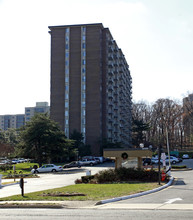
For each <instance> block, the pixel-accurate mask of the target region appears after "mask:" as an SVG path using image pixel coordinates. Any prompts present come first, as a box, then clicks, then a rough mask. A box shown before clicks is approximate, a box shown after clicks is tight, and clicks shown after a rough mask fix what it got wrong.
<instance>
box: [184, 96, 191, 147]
mask: <svg viewBox="0 0 193 220" xmlns="http://www.w3.org/2000/svg"><path fill="white" fill-rule="evenodd" d="M183 128H184V145H185V146H186V147H193V94H189V95H188V96H187V97H186V98H184V99H183Z"/></svg>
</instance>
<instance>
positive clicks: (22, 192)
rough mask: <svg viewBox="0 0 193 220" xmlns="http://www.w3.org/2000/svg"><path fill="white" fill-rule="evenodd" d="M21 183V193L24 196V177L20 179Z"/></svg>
mask: <svg viewBox="0 0 193 220" xmlns="http://www.w3.org/2000/svg"><path fill="white" fill-rule="evenodd" d="M19 185H20V188H21V195H22V196H24V181H23V178H21V179H20V181H19Z"/></svg>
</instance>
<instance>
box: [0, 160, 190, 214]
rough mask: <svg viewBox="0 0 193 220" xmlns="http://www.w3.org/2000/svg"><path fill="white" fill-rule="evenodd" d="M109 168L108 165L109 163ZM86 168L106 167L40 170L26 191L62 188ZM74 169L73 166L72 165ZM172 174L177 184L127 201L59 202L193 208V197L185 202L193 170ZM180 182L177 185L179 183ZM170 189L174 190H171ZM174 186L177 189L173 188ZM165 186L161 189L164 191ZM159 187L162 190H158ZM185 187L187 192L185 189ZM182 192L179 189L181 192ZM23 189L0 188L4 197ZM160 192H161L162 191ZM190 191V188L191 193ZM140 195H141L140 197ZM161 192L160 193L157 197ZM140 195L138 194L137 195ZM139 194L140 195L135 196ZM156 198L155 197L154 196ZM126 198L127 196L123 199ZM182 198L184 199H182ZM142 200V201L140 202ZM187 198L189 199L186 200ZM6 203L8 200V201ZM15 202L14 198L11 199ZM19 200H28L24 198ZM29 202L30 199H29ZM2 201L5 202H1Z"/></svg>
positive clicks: (108, 206) (89, 206)
mask: <svg viewBox="0 0 193 220" xmlns="http://www.w3.org/2000/svg"><path fill="white" fill-rule="evenodd" d="M184 163H186V164H188V167H190V168H192V167H193V160H192V159H191V160H186V161H185V162H184ZM105 168H108V167H105ZM86 169H89V170H91V173H92V174H94V173H96V172H98V171H99V170H101V169H104V167H86V168H81V169H78V170H76V172H73V171H71V172H68V173H55V174H40V178H33V179H25V184H24V192H25V193H29V192H36V191H41V190H46V189H52V188H58V187H62V186H67V185H72V184H74V181H75V179H77V178H80V177H81V176H82V175H85V173H86ZM72 170H73V169H72ZM172 175H174V177H175V181H174V184H173V185H172V183H173V180H171V181H170V183H169V184H167V185H165V186H164V187H163V188H165V189H166V190H163V189H157V190H154V191H153V190H152V191H149V192H148V194H149V195H147V193H146V194H143V193H141V194H138V195H137V196H136V195H132V197H131V198H129V197H128V198H124V201H120V202H116V201H118V200H116V199H117V198H115V200H109V201H107V202H99V203H98V204H101V205H97V206H96V205H95V202H93V201H86V202H81V203H80V202H78V201H77V202H66V201H64V202H55V201H54V203H56V204H58V205H62V206H63V207H66V208H86V209H132V210H134V209H136V210H137V209H156V210H158V209H159V210H163V209H164V210H166V209H168V210H175V209H176V210H177V209H181V210H193V200H192V199H191V196H190V200H189V202H187V203H186V204H185V203H183V202H184V198H183V199H181V197H183V196H182V195H183V194H182V190H184V191H185V190H186V191H187V188H188V189H189V190H190V192H191V189H192V188H193V178H189V177H190V176H193V171H178V172H173V171H172ZM182 181H183V182H185V183H186V184H185V186H184V187H183V184H182V186H181V187H180V188H179V185H180V184H179V183H181V182H182ZM176 186H177V187H176ZM169 189H170V191H169ZM171 189H173V190H171ZM160 190H161V191H160ZM158 191H159V192H158ZM184 191H183V192H184ZM177 192H178V193H177ZM20 193H21V189H20V187H19V184H15V185H10V186H5V187H2V188H1V189H0V198H3V197H7V196H11V195H17V194H20ZM158 193H159V194H158ZM170 193H171V194H170ZM188 194H189V191H188V192H187V195H188ZM167 195H170V197H168V198H169V199H168V200H166V201H165V200H160V199H159V198H162V197H163V198H165V197H167ZM139 196H140V197H139ZM156 196H157V197H156ZM136 197H137V198H136ZM135 198H136V199H135ZM152 199H153V200H152ZM119 200H123V199H119ZM181 200H182V201H181ZM139 201H140V202H139ZM186 201H187V200H186ZM4 203H5V201H4ZM10 203H11V202H10ZM17 203H25V204H26V202H24V201H21V202H18V201H17ZM27 203H29V201H27ZM30 203H34V204H35V203H36V204H40V203H44V202H41V201H33V202H32V201H30ZM46 203H47V204H48V203H53V201H50V202H49V201H46ZM0 204H3V202H1V203H0Z"/></svg>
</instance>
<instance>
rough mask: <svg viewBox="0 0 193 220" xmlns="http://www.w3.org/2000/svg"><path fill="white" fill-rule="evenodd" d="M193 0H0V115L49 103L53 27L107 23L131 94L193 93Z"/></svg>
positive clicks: (148, 97)
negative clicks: (126, 68) (126, 69)
mask: <svg viewBox="0 0 193 220" xmlns="http://www.w3.org/2000/svg"><path fill="white" fill-rule="evenodd" d="M192 11H193V1H192V0H0V115H4V114H24V111H25V107H34V106H35V105H36V102H44V101H46V102H48V103H50V35H49V33H48V31H49V29H48V26H57V25H71V24H87V23H103V26H104V27H108V28H109V29H110V32H111V34H112V36H113V38H114V39H115V40H116V42H117V45H118V46H119V47H120V48H121V49H122V51H123V53H124V55H125V58H126V60H127V62H128V64H129V67H130V71H131V76H132V81H133V83H132V99H133V101H135V102H140V101H146V102H147V103H154V102H155V101H156V100H158V99H159V98H170V99H173V100H178V101H181V100H182V99H183V98H184V97H186V96H187V95H188V94H190V93H192V92H193V60H192V58H193V13H192Z"/></svg>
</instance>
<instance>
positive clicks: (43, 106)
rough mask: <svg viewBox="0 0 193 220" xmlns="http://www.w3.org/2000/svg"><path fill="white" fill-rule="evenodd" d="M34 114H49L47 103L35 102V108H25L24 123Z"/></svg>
mask: <svg viewBox="0 0 193 220" xmlns="http://www.w3.org/2000/svg"><path fill="white" fill-rule="evenodd" d="M36 113H42V114H45V113H48V114H50V106H48V102H36V106H35V107H25V122H28V121H30V120H31V118H32V117H33V116H34V115H35V114H36Z"/></svg>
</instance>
